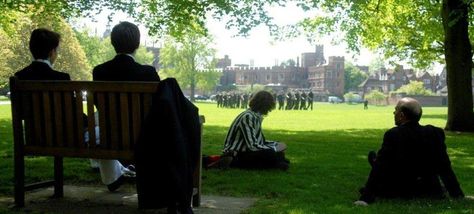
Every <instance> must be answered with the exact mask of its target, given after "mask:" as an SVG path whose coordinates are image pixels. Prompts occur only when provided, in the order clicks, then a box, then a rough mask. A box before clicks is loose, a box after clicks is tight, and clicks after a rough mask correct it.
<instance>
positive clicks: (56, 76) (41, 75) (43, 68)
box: [14, 62, 71, 80]
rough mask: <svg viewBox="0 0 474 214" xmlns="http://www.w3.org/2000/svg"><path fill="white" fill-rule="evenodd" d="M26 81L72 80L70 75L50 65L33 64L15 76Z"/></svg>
mask: <svg viewBox="0 0 474 214" xmlns="http://www.w3.org/2000/svg"><path fill="white" fill-rule="evenodd" d="M14 75H15V76H16V77H18V78H19V79H24V80H70V79H71V77H70V76H69V74H68V73H64V72H60V71H56V70H54V69H52V68H51V67H49V65H47V64H44V63H41V62H39V63H38V62H33V63H31V64H30V65H28V66H26V67H25V68H23V69H21V70H20V71H17V72H16V73H15V74H14Z"/></svg>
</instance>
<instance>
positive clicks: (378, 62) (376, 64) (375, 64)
mask: <svg viewBox="0 0 474 214" xmlns="http://www.w3.org/2000/svg"><path fill="white" fill-rule="evenodd" d="M383 68H385V60H384V59H383V58H382V57H381V56H377V57H375V58H373V59H372V60H370V64H369V73H370V74H374V73H377V72H379V71H380V70H381V69H383Z"/></svg>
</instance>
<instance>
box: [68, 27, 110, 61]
mask: <svg viewBox="0 0 474 214" xmlns="http://www.w3.org/2000/svg"><path fill="white" fill-rule="evenodd" d="M75 33H76V38H77V40H78V41H79V43H80V44H81V46H82V48H83V49H84V52H85V53H86V57H87V61H88V62H89V65H90V66H91V67H95V66H97V65H99V64H102V63H104V62H106V61H108V60H111V59H112V58H113V57H114V56H115V50H114V48H113V47H112V44H111V43H110V37H107V38H100V37H98V36H95V35H91V33H90V32H89V30H87V29H82V30H76V31H75Z"/></svg>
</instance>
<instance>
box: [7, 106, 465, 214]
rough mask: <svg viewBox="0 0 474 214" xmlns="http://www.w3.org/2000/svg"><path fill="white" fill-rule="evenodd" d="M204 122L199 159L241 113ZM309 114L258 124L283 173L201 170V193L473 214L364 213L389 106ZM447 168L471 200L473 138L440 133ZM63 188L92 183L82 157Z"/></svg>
mask: <svg viewBox="0 0 474 214" xmlns="http://www.w3.org/2000/svg"><path fill="white" fill-rule="evenodd" d="M197 106H198V107H199V109H200V114H202V115H204V116H205V117H206V123H205V124H204V133H203V153H204V154H220V152H221V149H222V145H223V141H224V138H225V135H226V134H227V129H228V127H229V125H230V123H231V122H232V120H233V119H234V118H235V116H237V115H238V114H239V113H240V112H241V111H242V109H221V108H219V109H218V108H216V105H215V104H212V103H197ZM314 107H315V108H314V110H313V111H278V110H275V111H273V112H271V113H270V114H269V115H268V116H267V117H266V118H265V120H264V122H263V127H264V134H265V137H266V138H267V139H271V140H277V141H282V142H285V143H287V144H288V146H289V148H288V150H287V157H288V158H289V159H290V160H291V166H290V170H289V171H287V172H282V171H277V170H267V171H251V170H250V171H249V170H236V169H230V170H205V171H204V172H203V192H204V194H213V195H227V196H235V197H253V198H257V199H258V201H257V203H256V205H255V206H254V207H252V208H251V209H250V210H248V213H294V214H300V213H474V202H469V201H465V200H460V201H449V200H440V201H436V200H434V201H433V200H414V201H403V200H379V201H378V202H377V203H376V204H374V205H371V206H370V207H367V208H361V207H355V206H353V205H352V202H353V201H354V200H356V199H357V198H358V193H357V191H358V189H359V188H360V187H361V186H362V185H363V184H364V182H365V180H366V178H367V175H368V171H369V166H368V164H367V160H366V154H367V152H368V151H369V150H377V149H378V148H379V147H380V144H381V141H382V136H383V133H384V132H385V130H387V129H388V128H390V127H393V106H386V107H377V106H369V109H368V110H364V109H363V106H362V105H347V104H337V105H336V104H326V103H315V106H314ZM423 112H424V117H423V119H422V121H421V123H422V124H433V125H436V126H440V127H444V125H445V123H446V112H447V109H446V108H434V107H433V108H424V109H423ZM0 127H1V129H0V136H1V138H0V194H3V195H7V194H8V195H11V194H12V187H13V180H12V172H13V168H12V137H11V121H10V106H9V105H0ZM446 134H447V138H446V143H447V145H448V152H449V154H450V156H451V160H452V164H453V168H454V170H455V172H456V174H457V176H458V179H459V181H460V183H461V185H462V188H463V190H464V191H465V193H466V194H470V195H474V177H473V175H474V164H473V163H474V155H473V154H474V135H473V134H468V133H451V132H447V133H446ZM27 166H28V174H27V179H28V180H29V181H37V180H41V179H44V178H45V177H48V178H50V176H51V175H52V162H51V160H50V159H49V158H29V159H28V160H27ZM65 178H66V181H65V182H66V183H69V184H70V183H80V184H97V185H100V179H99V176H98V174H97V173H94V172H91V171H90V170H89V168H88V161H87V160H85V159H67V160H66V162H65Z"/></svg>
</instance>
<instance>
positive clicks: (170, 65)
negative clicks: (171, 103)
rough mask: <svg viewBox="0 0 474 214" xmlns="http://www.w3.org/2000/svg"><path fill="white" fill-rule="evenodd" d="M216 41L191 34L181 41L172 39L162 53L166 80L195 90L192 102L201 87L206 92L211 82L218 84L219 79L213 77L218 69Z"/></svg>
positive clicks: (166, 42)
mask: <svg viewBox="0 0 474 214" xmlns="http://www.w3.org/2000/svg"><path fill="white" fill-rule="evenodd" d="M212 43H213V40H212V37H210V36H203V35H201V34H199V33H198V32H192V33H187V34H186V35H184V36H182V37H181V39H176V38H173V37H168V38H167V39H166V41H165V45H164V47H163V48H162V50H161V53H160V54H161V55H160V63H161V70H162V74H163V76H169V77H174V78H176V79H177V80H178V82H179V84H180V85H181V87H186V88H190V89H191V100H192V101H194V93H195V89H196V86H197V84H198V83H201V86H203V88H208V86H206V85H208V84H206V83H207V82H208V80H209V78H211V79H213V78H215V79H214V80H211V83H215V82H216V81H217V80H218V79H219V76H218V75H216V74H215V73H212V71H211V70H213V69H214V68H215V64H216V62H215V60H214V59H215V52H216V50H215V49H213V48H212V47H211V45H212Z"/></svg>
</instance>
